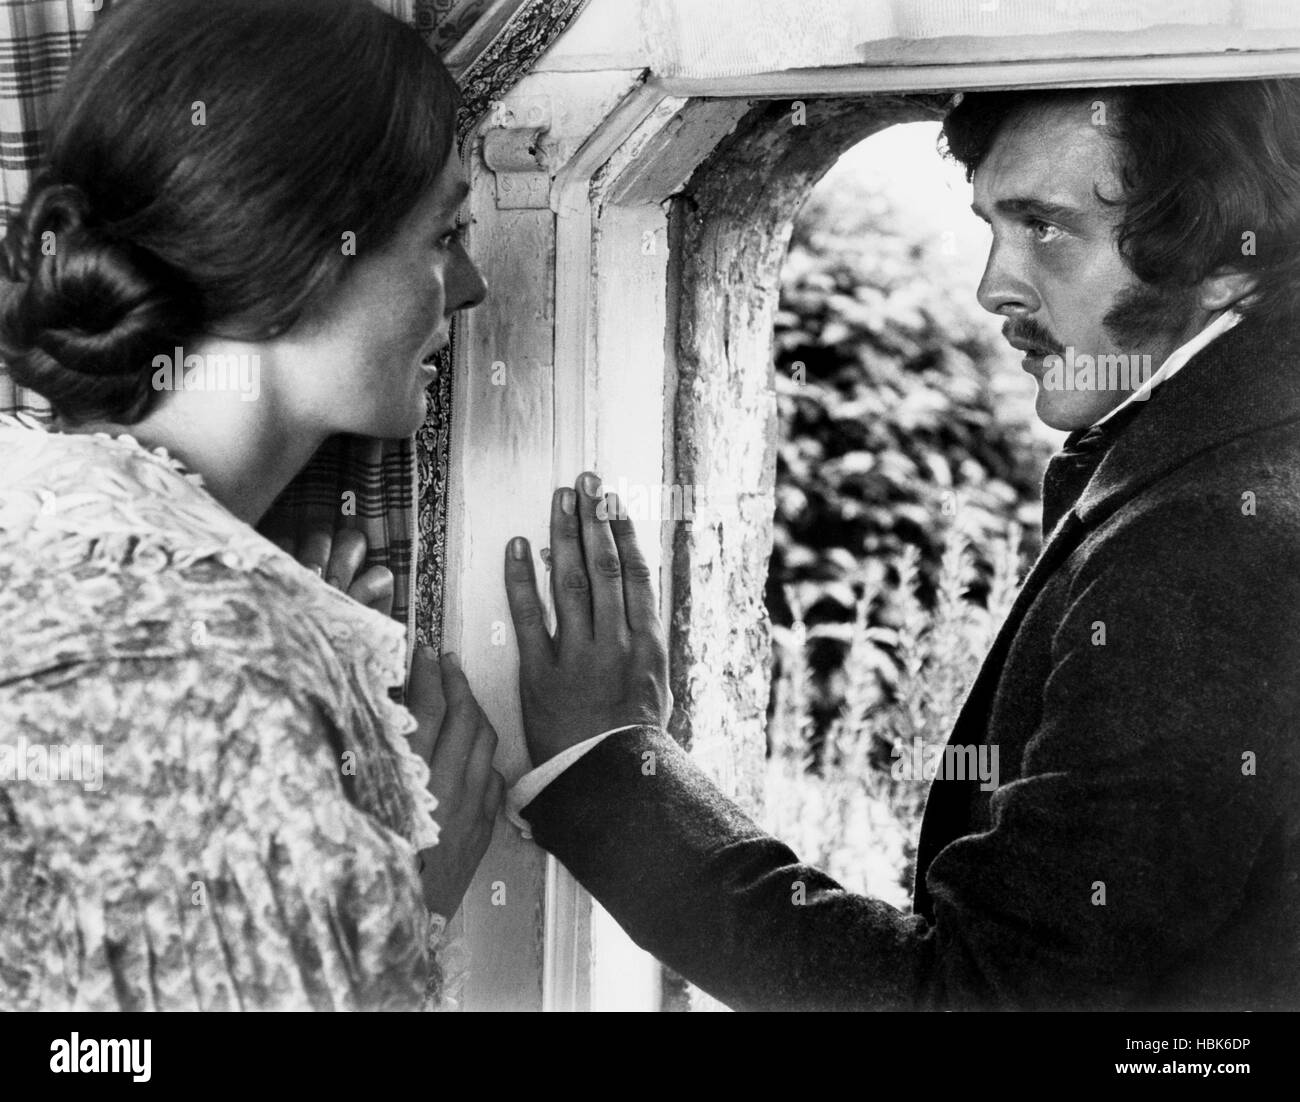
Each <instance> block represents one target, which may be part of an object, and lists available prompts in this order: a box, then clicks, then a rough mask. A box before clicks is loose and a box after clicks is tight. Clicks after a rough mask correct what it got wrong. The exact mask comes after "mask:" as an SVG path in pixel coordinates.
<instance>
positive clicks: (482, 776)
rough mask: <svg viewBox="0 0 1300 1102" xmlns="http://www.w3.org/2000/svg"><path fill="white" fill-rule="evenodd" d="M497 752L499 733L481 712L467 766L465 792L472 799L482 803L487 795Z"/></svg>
mask: <svg viewBox="0 0 1300 1102" xmlns="http://www.w3.org/2000/svg"><path fill="white" fill-rule="evenodd" d="M496 752H497V733H496V731H495V730H493V728H492V724H490V723H489V722H488V721H487V717H486V716H484V715H483V713H482V712H479V721H478V724H477V726H476V728H475V731H474V744H473V746H471V747H470V752H469V761H468V762H467V763H466V765H465V791H466V792H467V793H468V795H469V796H470V798H471V799H473V800H475V801H477V802H479V803H482V801H483V799H484V798H485V797H486V795H487V787H488V781H489V780H490V779H491V777H492V758H493V757H494V756H495V755H496Z"/></svg>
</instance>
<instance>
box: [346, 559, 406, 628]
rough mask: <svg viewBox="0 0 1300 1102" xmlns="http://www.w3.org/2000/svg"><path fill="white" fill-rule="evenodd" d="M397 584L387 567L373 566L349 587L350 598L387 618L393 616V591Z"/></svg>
mask: <svg viewBox="0 0 1300 1102" xmlns="http://www.w3.org/2000/svg"><path fill="white" fill-rule="evenodd" d="M395 585H396V582H395V581H394V579H393V572H392V571H391V570H389V569H388V567H386V566H372V567H371V568H370V569H369V570H367V571H366V572H365V573H364V574H362V575H361V577H359V578H357V579H356V580H355V581H354V582H353V583H352V584H351V585H350V586H349V587H348V596H349V597H351V598H352V599H353V600H354V601H359V602H361V604H363V605H365V606H366V607H367V608H373V609H374V610H375V611H376V612H381V613H383V614H384V615H385V616H391V615H392V614H393V590H394V586H395Z"/></svg>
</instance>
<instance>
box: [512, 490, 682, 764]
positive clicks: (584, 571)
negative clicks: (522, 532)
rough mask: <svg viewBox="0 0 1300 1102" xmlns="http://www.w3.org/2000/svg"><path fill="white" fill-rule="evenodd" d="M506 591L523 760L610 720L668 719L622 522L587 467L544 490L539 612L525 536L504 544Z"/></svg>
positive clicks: (662, 679) (664, 661)
mask: <svg viewBox="0 0 1300 1102" xmlns="http://www.w3.org/2000/svg"><path fill="white" fill-rule="evenodd" d="M505 575H506V596H507V598H508V599H509V602H510V616H511V619H512V620H513V621H514V625H515V638H516V640H517V641H518V644H519V697H520V701H521V703H522V705H523V719H524V734H525V737H526V738H527V740H528V750H529V753H530V754H531V755H532V759H533V763H534V764H535V765H540V764H541V763H542V762H544V761H546V760H547V759H549V758H552V757H554V756H555V755H556V754H558V753H559V752H560V751H561V750H564V749H566V748H567V747H569V746H573V745H574V744H576V743H579V742H582V741H584V740H586V739H589V738H591V737H592V736H594V735H599V734H601V733H602V732H604V731H608V730H611V729H613V728H616V727H625V726H627V725H629V724H633V723H644V724H649V725H651V726H654V727H662V726H664V725H665V724H666V723H667V722H668V713H669V711H670V709H671V696H670V694H669V692H668V649H667V646H666V644H665V642H664V632H663V627H662V626H661V625H660V623H659V613H658V608H657V602H656V600H655V594H654V588H653V586H652V585H651V578H650V571H649V569H648V568H647V566H646V563H645V559H644V558H643V557H642V555H641V552H640V550H639V549H638V547H637V542H636V533H635V532H634V531H633V528H632V522H631V521H629V520H628V519H627V518H626V516H624V515H623V511H622V507H621V504H620V503H619V501H618V499H617V498H616V497H615V495H613V494H609V495H604V494H602V492H601V488H600V479H599V478H597V477H596V476H595V475H594V474H591V473H585V474H583V475H581V476H579V478H578V481H577V484H576V488H575V489H572V490H571V489H568V488H567V487H566V488H565V489H561V490H557V491H556V493H555V495H554V497H553V498H552V499H551V591H552V594H553V596H554V597H555V616H556V631H555V635H554V637H552V636H551V634H550V632H549V631H547V628H546V616H545V613H544V611H543V609H542V602H541V598H540V596H539V594H538V591H537V580H536V577H535V576H534V573H533V559H532V553H531V551H530V549H529V547H528V541H527V540H525V539H524V538H523V537H521V536H516V537H515V538H514V539H512V540H511V541H510V543H509V545H508V546H507V547H506V565H505Z"/></svg>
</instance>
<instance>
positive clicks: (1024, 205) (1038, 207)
mask: <svg viewBox="0 0 1300 1102" xmlns="http://www.w3.org/2000/svg"><path fill="white" fill-rule="evenodd" d="M970 209H971V210H972V211H974V212H975V216H976V217H977V218H981V219H983V220H984V221H985V222H987V221H988V220H989V219H988V215H986V214H985V213H984V211H982V210H981V209H980V207H979V204H978V203H972V204H971V205H970ZM993 209H994V210H995V211H997V212H998V213H999V214H1006V215H1012V216H1019V217H1021V218H1042V219H1043V220H1045V221H1048V222H1062V221H1069V220H1070V219H1072V218H1078V217H1079V215H1080V214H1081V213H1082V211H1080V210H1079V209H1078V208H1077V207H1070V206H1066V205H1065V204H1064V203H1049V202H1048V201H1047V200H1046V199H1033V198H1029V197H1025V198H1009V199H999V200H998V201H997V202H996V203H994V204H993Z"/></svg>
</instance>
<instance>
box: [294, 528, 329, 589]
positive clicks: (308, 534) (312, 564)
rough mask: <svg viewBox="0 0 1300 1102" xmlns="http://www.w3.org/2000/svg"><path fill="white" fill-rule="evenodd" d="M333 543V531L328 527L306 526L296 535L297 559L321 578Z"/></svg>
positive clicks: (327, 563)
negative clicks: (304, 529)
mask: <svg viewBox="0 0 1300 1102" xmlns="http://www.w3.org/2000/svg"><path fill="white" fill-rule="evenodd" d="M333 544H334V533H333V532H332V531H330V530H329V529H328V528H316V527H313V528H308V529H307V530H306V531H305V532H301V533H299V535H298V549H297V557H298V561H299V562H300V563H302V565H303V566H305V567H306V568H307V569H308V570H314V571H315V572H316V573H317V574H319V575H320V576H321V577H322V578H323V577H324V576H325V568H326V567H327V566H328V565H329V561H330V548H331V547H332V546H333Z"/></svg>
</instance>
